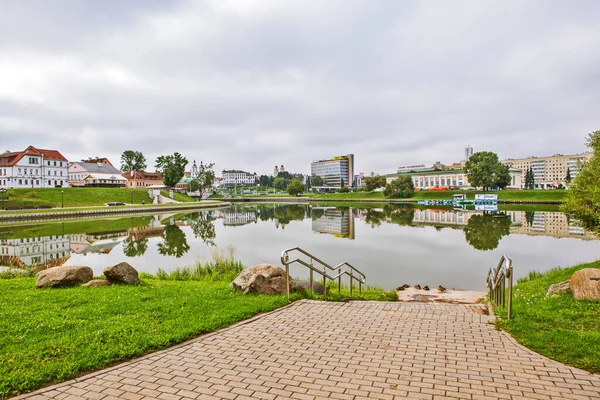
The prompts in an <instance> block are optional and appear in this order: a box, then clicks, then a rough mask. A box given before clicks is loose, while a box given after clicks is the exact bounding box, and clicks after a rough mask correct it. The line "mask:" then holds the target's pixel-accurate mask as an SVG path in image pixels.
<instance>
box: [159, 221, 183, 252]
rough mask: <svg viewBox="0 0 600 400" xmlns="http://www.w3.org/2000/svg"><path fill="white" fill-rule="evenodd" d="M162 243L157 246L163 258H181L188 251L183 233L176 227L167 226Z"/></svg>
mask: <svg viewBox="0 0 600 400" xmlns="http://www.w3.org/2000/svg"><path fill="white" fill-rule="evenodd" d="M162 237H163V240H164V242H163V243H159V244H158V245H157V248H158V252H159V253H160V254H162V255H163V256H175V257H177V258H179V257H181V256H182V255H184V254H185V253H187V252H188V251H189V250H190V246H189V245H188V244H187V239H186V237H185V233H183V231H182V230H181V229H180V228H179V227H178V226H177V225H167V226H166V227H165V230H164V231H163V235H162Z"/></svg>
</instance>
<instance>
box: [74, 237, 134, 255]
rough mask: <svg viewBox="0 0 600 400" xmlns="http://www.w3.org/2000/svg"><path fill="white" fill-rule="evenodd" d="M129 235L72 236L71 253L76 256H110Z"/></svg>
mask: <svg viewBox="0 0 600 400" xmlns="http://www.w3.org/2000/svg"><path fill="white" fill-rule="evenodd" d="M127 235H128V233H127V232H113V233H110V234H108V233H107V234H101V235H86V234H85V233H81V234H76V235H71V246H70V249H71V252H73V253H76V254H89V253H100V254H108V253H110V252H111V250H112V249H114V248H115V247H116V246H117V245H118V244H119V243H121V242H122V241H123V240H124V239H125V237H126V236H127Z"/></svg>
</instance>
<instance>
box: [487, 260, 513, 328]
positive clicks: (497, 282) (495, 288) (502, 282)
mask: <svg viewBox="0 0 600 400" xmlns="http://www.w3.org/2000/svg"><path fill="white" fill-rule="evenodd" d="M485 279H486V282H487V287H488V288H489V290H490V301H492V302H494V304H496V305H497V306H498V305H499V306H501V307H504V306H505V305H507V309H508V314H507V319H509V320H510V316H511V313H512V296H513V290H512V286H513V267H512V260H511V259H510V258H508V257H506V256H505V255H502V257H500V261H499V262H498V266H497V267H496V268H493V267H491V268H490V270H489V271H488V274H487V277H486V278H485ZM506 281H508V302H507V300H506V290H505V289H506Z"/></svg>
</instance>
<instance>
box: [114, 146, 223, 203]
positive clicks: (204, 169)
mask: <svg viewBox="0 0 600 400" xmlns="http://www.w3.org/2000/svg"><path fill="white" fill-rule="evenodd" d="M187 165H188V160H187V158H185V157H184V156H182V155H181V154H179V153H178V152H175V153H173V154H168V155H161V156H159V157H158V158H157V159H156V163H155V166H154V167H155V169H156V171H157V172H158V173H159V174H160V176H161V177H162V178H163V183H164V184H165V186H168V187H174V186H175V185H177V184H178V183H179V182H180V181H181V179H182V178H183V177H184V176H185V167H186V166H187ZM213 167H214V163H209V164H204V163H200V167H199V170H198V173H197V176H194V177H193V179H192V181H191V182H190V185H189V190H190V191H191V192H200V195H201V196H202V195H203V194H204V193H205V192H206V191H208V190H209V189H210V188H211V187H212V185H213V182H214V180H215V173H214V171H213ZM146 168H147V165H146V157H145V156H144V154H142V152H140V151H134V150H125V151H124V152H123V154H121V171H123V172H145V171H146Z"/></svg>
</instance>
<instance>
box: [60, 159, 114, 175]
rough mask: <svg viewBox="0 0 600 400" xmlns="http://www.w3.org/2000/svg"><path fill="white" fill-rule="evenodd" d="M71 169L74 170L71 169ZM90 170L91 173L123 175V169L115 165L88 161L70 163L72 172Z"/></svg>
mask: <svg viewBox="0 0 600 400" xmlns="http://www.w3.org/2000/svg"><path fill="white" fill-rule="evenodd" d="M71 169H72V170H73V171H71ZM79 171H81V172H89V173H91V174H94V173H100V174H119V175H121V171H119V170H118V169H116V168H115V167H113V166H112V165H109V164H102V163H87V162H74V163H71V164H70V165H69V172H70V173H77V172H79Z"/></svg>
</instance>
